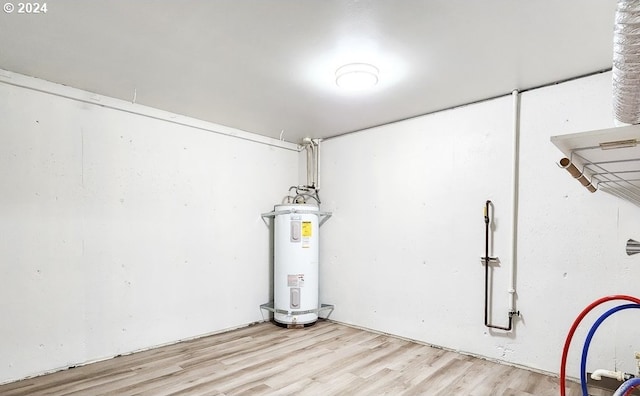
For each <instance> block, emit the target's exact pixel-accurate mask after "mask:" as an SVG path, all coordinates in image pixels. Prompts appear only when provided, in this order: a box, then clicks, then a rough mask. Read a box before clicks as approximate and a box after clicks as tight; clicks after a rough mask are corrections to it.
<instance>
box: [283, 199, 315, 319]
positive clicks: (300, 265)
mask: <svg viewBox="0 0 640 396" xmlns="http://www.w3.org/2000/svg"><path fill="white" fill-rule="evenodd" d="M274 218H275V221H274V264H273V265H274V271H273V273H274V280H273V294H274V296H273V299H274V319H275V321H276V322H278V323H281V324H286V325H304V324H310V323H314V322H316V321H317V320H318V308H319V304H318V239H319V238H318V234H319V229H320V213H319V211H318V206H316V205H310V204H283V205H276V206H275V208H274Z"/></svg>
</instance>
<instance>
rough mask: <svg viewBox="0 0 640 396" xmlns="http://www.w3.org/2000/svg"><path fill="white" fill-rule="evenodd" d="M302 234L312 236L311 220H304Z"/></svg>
mask: <svg viewBox="0 0 640 396" xmlns="http://www.w3.org/2000/svg"><path fill="white" fill-rule="evenodd" d="M302 236H303V237H310V236H311V222H310V221H303V222H302Z"/></svg>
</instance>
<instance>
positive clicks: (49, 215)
mask: <svg viewBox="0 0 640 396" xmlns="http://www.w3.org/2000/svg"><path fill="white" fill-rule="evenodd" d="M36 85H37V86H38V87H39V88H40V89H45V90H47V89H50V88H55V89H57V88H56V87H55V86H54V85H53V84H48V83H45V82H41V83H36ZM58 88H59V86H58ZM80 95H81V96H82V95H84V94H82V93H81V94H80ZM86 95H89V94H88V93H86ZM92 96H94V95H92ZM94 97H95V96H94ZM99 99H100V98H98V99H97V100H98V101H99ZM103 99H108V98H103ZM133 107H135V106H133ZM0 119H1V120H2V123H1V126H0V185H1V186H2V187H1V188H2V194H0V212H1V214H0V257H1V260H0V279H2V287H0V317H2V321H1V324H0V351H2V353H1V354H2V361H1V362H0V364H1V366H0V383H2V382H8V381H10V380H16V379H20V378H23V377H26V376H30V375H35V374H38V373H42V372H45V371H49V370H55V369H58V368H63V367H67V366H69V365H75V364H79V363H83V362H87V361H92V360H97V359H103V358H108V357H111V356H114V355H117V354H122V353H128V352H131V351H134V350H139V349H144V348H148V347H151V346H155V345H159V344H164V343H169V342H174V341H177V340H180V339H185V338H190V337H194V336H198V335H202V334H207V333H212V332H217V331H221V330H224V329H228V328H233V327H238V326H242V325H245V324H248V323H251V322H255V321H260V320H262V319H263V316H262V313H261V312H260V310H259V304H261V303H264V302H266V301H268V299H269V287H270V277H269V252H270V248H269V230H268V228H267V227H266V226H265V224H264V223H263V222H262V220H261V218H260V213H262V212H267V211H269V210H271V208H272V207H273V204H274V203H276V202H279V201H280V200H281V198H282V196H283V195H284V194H285V193H286V189H287V188H288V186H289V185H291V184H295V182H296V181H297V179H298V153H296V152H295V151H290V150H286V149H283V148H277V147H270V146H267V145H263V144H258V143H254V142H250V141H246V140H241V139H236V138H233V137H228V136H222V135H218V134H214V133H210V132H206V131H203V130H200V129H197V128H191V127H187V126H181V125H176V124H175V123H172V122H167V121H163V120H158V119H154V118H149V117H145V116H141V115H135V114H130V113H127V112H123V111H118V110H113V109H109V108H104V107H101V106H98V105H94V104H89V103H82V102H79V101H75V100H70V99H65V98H62V97H59V96H54V95H50V94H47V93H42V92H37V91H34V90H30V89H24V88H18V87H15V86H11V85H6V84H0ZM231 132H232V133H237V134H239V135H242V136H246V133H243V132H242V131H236V132H234V131H231Z"/></svg>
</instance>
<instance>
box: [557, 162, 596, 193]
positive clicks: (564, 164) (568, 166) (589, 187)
mask: <svg viewBox="0 0 640 396" xmlns="http://www.w3.org/2000/svg"><path fill="white" fill-rule="evenodd" d="M560 166H561V167H563V168H564V169H566V170H567V172H569V173H570V174H571V176H573V178H574V179H578V181H579V182H580V184H582V185H583V186H585V187H586V188H587V190H589V192H592V193H594V192H596V188H595V187H594V185H593V184H591V182H590V181H589V179H587V178H586V177H585V175H584V174H583V173H582V172H580V169H578V168H576V166H575V165H574V164H572V163H571V160H569V158H563V159H561V160H560Z"/></svg>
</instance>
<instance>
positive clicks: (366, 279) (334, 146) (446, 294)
mask: <svg viewBox="0 0 640 396" xmlns="http://www.w3.org/2000/svg"><path fill="white" fill-rule="evenodd" d="M611 114H612V112H611V75H610V74H609V73H605V74H601V75H596V76H591V77H588V78H584V79H580V80H575V81H571V82H568V83H564V84H560V85H556V86H552V87H547V88H542V89H538V90H534V91H530V92H526V93H524V94H522V103H521V117H522V118H521V161H520V167H521V173H520V191H519V193H520V211H519V238H518V240H519V246H518V268H517V291H518V293H517V308H518V309H519V310H521V311H522V318H521V319H520V320H518V321H517V322H516V325H515V331H513V332H512V333H509V334H505V333H504V332H500V331H488V330H487V329H486V328H485V327H484V325H483V282H484V273H483V266H482V265H481V262H480V257H481V256H483V255H484V222H483V205H484V202H485V200H487V199H491V200H492V201H493V202H494V203H495V212H494V215H495V218H494V226H495V241H494V245H493V252H492V255H495V256H498V257H499V258H500V260H501V266H500V267H498V268H496V269H495V271H494V277H493V281H494V288H493V290H494V292H493V304H492V309H493V319H492V320H493V322H495V323H496V324H500V325H506V323H507V312H508V304H507V298H508V295H507V292H506V290H507V287H508V281H507V276H508V266H509V264H510V262H511V257H510V222H511V218H512V217H511V176H510V172H511V165H512V160H511V155H512V136H513V131H512V120H513V118H512V117H513V108H512V100H511V98H510V97H504V98H499V99H495V100H491V101H487V102H483V103H479V104H474V105H470V106H466V107H462V108H457V109H453V110H449V111H444V112H440V113H436V114H432V115H427V116H423V117H419V118H415V119H412V120H408V121H403V122H398V123H394V124H391V125H387V126H383V127H378V128H373V129H370V130H366V131H363V132H360V133H356V134H351V135H347V136H343V137H339V138H335V139H330V140H327V141H324V142H323V143H322V151H321V156H322V161H321V171H322V191H321V193H322V197H323V199H324V203H325V204H324V205H323V210H329V211H333V212H334V214H333V217H332V218H331V219H330V220H329V221H328V222H327V223H326V224H325V225H324V226H323V230H322V243H321V246H322V248H321V253H320V254H321V266H320V268H321V288H320V293H321V301H322V302H324V303H331V304H335V305H336V310H335V311H334V313H333V315H332V318H333V319H335V320H338V321H341V322H345V323H350V324H354V325H357V326H362V327H366V328H371V329H375V330H378V331H383V332H388V333H393V334H397V335H400V336H404V337H409V338H412V339H416V340H421V341H424V342H427V343H431V344H435V345H440V346H443V347H446V348H451V349H454V350H459V351H463V352H468V353H472V354H477V355H481V356H485V357H487V358H491V359H499V360H503V361H506V362H510V363H514V364H519V365H524V366H527V367H531V368H535V369H539V370H544V371H548V372H553V373H558V372H559V367H560V354H561V349H562V345H563V343H564V338H565V336H566V333H567V331H568V329H569V327H570V325H571V323H572V321H573V320H574V318H575V317H576V316H577V315H578V313H579V312H580V311H581V310H582V309H583V308H584V307H585V306H586V305H587V304H589V303H591V302H592V301H593V300H595V299H596V298H599V297H602V296H604V295H609V294H614V293H627V294H632V295H633V294H634V293H635V294H636V295H637V294H638V288H637V279H640V261H639V260H640V257H638V256H633V257H630V258H629V257H627V256H626V255H625V254H624V245H625V242H626V240H627V239H628V238H629V237H633V236H635V237H636V239H637V238H640V222H639V221H638V219H639V218H640V217H639V215H640V209H639V208H637V207H635V206H633V205H631V204H629V203H627V202H624V201H621V200H619V199H618V198H615V197H612V196H610V195H607V194H605V193H602V192H598V193H596V194H590V193H588V192H587V191H586V190H585V189H584V188H583V187H582V186H580V185H579V183H577V182H576V181H575V180H573V179H572V178H571V177H570V176H569V175H568V173H567V172H566V171H564V170H562V169H560V168H558V167H557V166H556V165H555V163H556V162H557V161H558V160H559V159H560V158H561V156H562V154H561V153H560V151H559V150H557V149H556V148H555V146H553V144H552V143H550V141H549V138H550V136H552V135H558V134H564V133H574V132H581V131H585V130H591V129H599V128H607V127H612V126H613V121H612V115H611ZM614 305H616V304H610V305H607V308H609V307H611V306H614ZM605 310H606V308H601V309H599V310H597V311H594V315H591V316H589V317H587V319H586V321H585V325H584V326H582V327H581V328H580V330H579V331H578V333H577V334H576V341H574V343H573V348H572V350H571V352H570V357H569V361H570V364H569V371H568V372H569V375H571V376H574V377H575V376H578V375H579V373H578V367H579V359H580V352H581V349H582V343H583V340H584V337H585V335H586V332H587V331H588V329H589V328H590V327H591V325H592V323H593V321H594V320H595V319H596V318H597V316H599V315H600V314H602V313H603V312H604V311H605ZM638 313H640V312H637V310H636V312H629V311H626V312H621V313H620V314H618V315H619V316H618V315H617V316H614V317H613V318H611V319H609V320H608V321H607V322H605V324H604V325H603V326H602V327H601V329H600V330H599V332H598V334H597V335H596V337H595V338H594V342H593V346H592V349H591V353H590V359H589V366H588V369H589V370H594V369H595V368H608V369H614V368H617V369H622V370H626V371H630V372H635V367H634V361H633V351H634V350H639V349H640V345H639V344H638V341H637V334H634V331H633V330H634V328H635V329H637V326H638V325H639V324H640V320H638V319H640V315H638ZM634 315H635V316H634ZM629 324H633V325H634V326H629ZM598 335H602V336H601V337H598ZM614 337H615V339H613V338H614ZM634 348H635V349H634Z"/></svg>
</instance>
